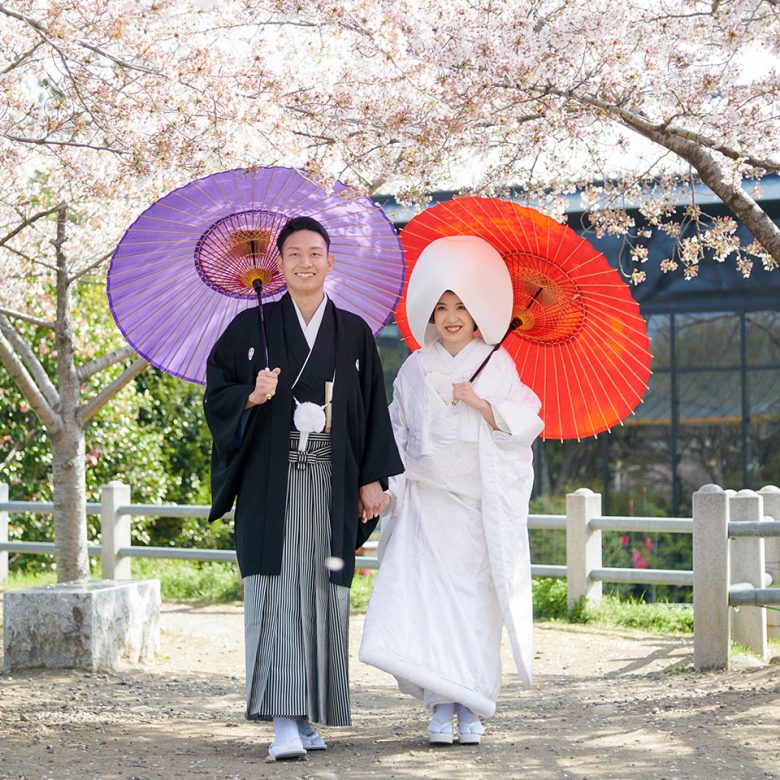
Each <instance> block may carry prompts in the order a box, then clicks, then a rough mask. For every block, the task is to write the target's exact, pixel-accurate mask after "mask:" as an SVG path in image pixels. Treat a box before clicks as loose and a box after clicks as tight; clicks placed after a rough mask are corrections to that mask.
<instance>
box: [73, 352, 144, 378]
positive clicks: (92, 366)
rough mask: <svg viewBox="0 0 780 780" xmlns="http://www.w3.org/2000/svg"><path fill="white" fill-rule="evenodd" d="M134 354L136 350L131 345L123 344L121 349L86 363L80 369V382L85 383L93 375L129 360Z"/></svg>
mask: <svg viewBox="0 0 780 780" xmlns="http://www.w3.org/2000/svg"><path fill="white" fill-rule="evenodd" d="M134 354H135V350H134V349H133V348H132V347H131V346H130V345H129V344H123V345H122V346H121V347H117V348H116V349H115V350H114V351H113V352H107V353H106V354H105V355H101V356H100V357H96V358H95V359H94V360H90V361H89V362H88V363H84V365H83V366H80V367H79V369H78V375H79V381H80V382H83V381H84V380H85V379H88V378H89V377H91V376H92V375H93V374H97V373H98V372H99V371H103V370H104V369H106V368H108V367H109V366H113V365H114V364H115V363H119V362H121V361H122V360H127V358H129V357H130V356H131V355H134Z"/></svg>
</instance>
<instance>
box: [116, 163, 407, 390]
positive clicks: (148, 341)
mask: <svg viewBox="0 0 780 780" xmlns="http://www.w3.org/2000/svg"><path fill="white" fill-rule="evenodd" d="M299 215H306V216H310V217H314V219H316V220H318V221H319V222H321V223H322V225H323V226H324V227H325V229H326V230H327V231H328V233H329V235H330V239H331V246H330V251H331V254H333V255H334V257H335V264H334V268H333V270H332V271H331V272H330V273H329V274H328V275H327V277H326V280H325V291H326V293H327V294H328V297H329V298H331V300H332V301H333V302H334V303H335V304H336V305H337V306H340V307H341V308H344V309H347V310H349V311H352V312H355V313H356V314H359V315H360V316H361V317H363V319H364V320H365V321H366V322H367V323H368V324H369V326H370V327H371V330H372V331H373V332H374V334H376V333H378V332H379V331H380V330H381V329H382V328H383V327H384V326H385V325H386V324H387V323H388V321H389V320H390V318H391V316H392V314H393V310H394V308H395V305H396V303H397V302H398V299H399V297H400V294H401V289H402V287H403V281H404V260H403V250H402V248H401V243H400V240H399V238H398V234H397V233H396V231H395V228H394V227H393V224H392V223H391V222H390V220H389V219H388V218H387V217H386V216H385V214H384V212H383V211H382V209H381V208H380V207H379V206H378V205H377V204H376V203H374V201H372V200H371V199H370V198H366V197H361V196H358V195H357V194H356V193H355V192H354V191H353V190H352V189H351V188H349V187H347V186H346V185H344V184H342V183H341V182H336V184H335V185H334V187H333V188H332V190H331V192H326V191H325V190H322V189H321V188H320V187H319V186H317V184H315V183H314V182H313V181H312V180H311V179H309V178H307V176H306V173H305V172H304V171H299V170H297V169H295V168H256V169H243V168H239V169H236V170H233V171H224V172H222V173H215V174H213V175H211V176H206V177H205V178H203V179H197V180H195V181H193V182H190V183H189V184H186V185H185V186H183V187H180V188H179V189H177V190H174V191H173V192H171V193H169V194H168V195H165V196H164V197H163V198H161V199H160V200H158V201H156V202H155V203H153V204H152V205H151V206H150V207H149V208H148V209H146V211H144V212H143V214H141V216H139V217H138V219H137V220H136V221H135V222H134V223H133V224H132V225H131V226H130V228H128V230H127V232H126V233H125V234H124V236H123V237H122V240H121V241H120V242H119V244H118V246H117V248H116V250H115V252H114V255H113V258H112V259H111V265H110V266H109V269H108V282H107V291H108V301H109V305H110V306H111V312H112V314H113V316H114V320H115V321H116V324H117V326H118V327H119V330H120V331H121V332H122V335H123V336H124V337H125V339H126V340H127V341H128V343H129V344H130V345H131V346H132V347H133V349H135V350H136V352H138V353H139V354H140V355H141V356H143V357H144V358H146V359H147V360H148V361H149V362H150V363H152V365H155V366H157V367H158V368H161V369H162V370H163V371H166V372H167V373H169V374H173V375H174V376H177V377H180V378H182V379H186V380H188V381H190V382H199V383H200V384H205V381H206V358H207V357H208V354H209V351H210V350H211V347H212V345H213V344H214V342H215V341H216V340H217V338H219V336H220V334H221V333H222V331H223V330H224V329H225V327H227V325H228V323H229V322H230V321H231V320H232V319H233V317H235V316H236V314H238V313H239V312H240V311H242V310H243V309H246V308H248V307H250V306H255V305H257V295H256V293H255V290H254V289H253V283H254V282H255V281H256V280H260V282H261V283H262V291H263V292H262V298H263V300H264V301H274V300H278V299H279V298H280V297H281V296H282V294H283V293H284V291H285V290H286V285H285V282H284V277H283V276H282V274H281V273H280V272H279V270H278V269H277V266H276V260H277V257H278V255H279V253H278V251H277V249H276V236H277V235H278V233H279V231H280V230H281V228H282V227H283V225H284V224H285V222H286V221H287V220H288V219H289V218H290V217H294V216H299Z"/></svg>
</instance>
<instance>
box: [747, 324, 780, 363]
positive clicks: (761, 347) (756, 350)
mask: <svg viewBox="0 0 780 780" xmlns="http://www.w3.org/2000/svg"><path fill="white" fill-rule="evenodd" d="M745 316H746V318H747V362H748V365H751V366H757V365H764V366H766V365H774V366H777V367H778V368H780V312H777V311H755V312H751V313H750V314H747V315H745Z"/></svg>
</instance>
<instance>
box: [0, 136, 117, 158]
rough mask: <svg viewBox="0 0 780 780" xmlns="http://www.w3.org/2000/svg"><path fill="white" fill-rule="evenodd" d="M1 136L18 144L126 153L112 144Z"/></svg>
mask: <svg viewBox="0 0 780 780" xmlns="http://www.w3.org/2000/svg"><path fill="white" fill-rule="evenodd" d="M2 136H3V138H7V139H8V140H9V141H16V142H17V143H20V144H31V145H34V146H74V147H79V148H81V149H94V150H95V151H96V152H111V153H112V154H128V152H127V151H125V150H124V149H116V148H115V147H113V146H98V145H97V144H87V143H80V142H79V141H55V140H52V139H50V138H48V137H44V138H24V137H23V136H19V135H11V134H10V133H2Z"/></svg>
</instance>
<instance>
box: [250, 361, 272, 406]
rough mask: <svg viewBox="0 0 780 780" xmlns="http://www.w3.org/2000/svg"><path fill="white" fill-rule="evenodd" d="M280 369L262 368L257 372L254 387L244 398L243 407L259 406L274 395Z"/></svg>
mask: <svg viewBox="0 0 780 780" xmlns="http://www.w3.org/2000/svg"><path fill="white" fill-rule="evenodd" d="M280 371H281V369H279V368H275V369H274V370H273V371H272V370H271V369H270V368H264V369H263V370H262V371H258V372H257V379H255V389H254V390H253V391H252V392H251V393H250V395H249V398H247V399H246V406H245V407H244V408H245V409H250V408H251V407H253V406H260V405H261V404H264V403H267V402H268V401H270V400H271V399H272V398H273V397H274V394H275V393H276V384H277V382H278V381H279V372H280Z"/></svg>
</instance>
